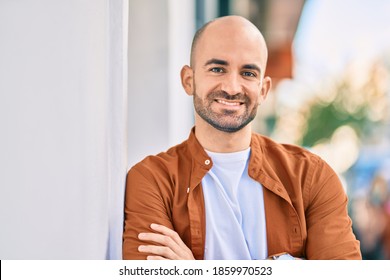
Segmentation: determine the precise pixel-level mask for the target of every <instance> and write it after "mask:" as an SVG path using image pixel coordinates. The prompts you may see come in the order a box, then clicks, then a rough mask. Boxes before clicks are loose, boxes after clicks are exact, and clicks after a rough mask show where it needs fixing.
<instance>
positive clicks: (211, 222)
mask: <svg viewBox="0 0 390 280" xmlns="http://www.w3.org/2000/svg"><path fill="white" fill-rule="evenodd" d="M206 152H207V154H208V155H209V156H210V157H211V159H212V161H213V167H212V168H211V170H210V171H209V172H208V173H207V174H206V176H205V177H204V178H203V179H202V186H203V193H204V200H205V208H206V244H205V255H204V257H205V259H206V260H207V259H209V260H212V259H214V260H223V259H225V260H229V259H230V260H251V259H252V260H253V259H266V258H267V255H268V254H267V235H266V222H265V213H264V198H263V187H262V186H261V184H260V183H259V182H256V181H255V180H253V179H252V178H250V177H249V175H248V161H249V160H248V159H249V156H250V148H248V149H246V150H244V151H240V152H235V153H214V152H209V151H206Z"/></svg>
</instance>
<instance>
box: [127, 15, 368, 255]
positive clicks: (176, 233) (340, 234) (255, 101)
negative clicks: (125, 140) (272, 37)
mask: <svg viewBox="0 0 390 280" xmlns="http://www.w3.org/2000/svg"><path fill="white" fill-rule="evenodd" d="M266 62H267V48H266V44H265V42H264V39H263V36H262V35H261V33H260V31H259V30H258V29H257V28H256V27H255V26H254V25H253V24H252V23H250V22H249V21H248V20H246V19H244V18H242V17H239V16H228V17H222V18H218V19H216V20H214V21H212V22H210V23H208V24H206V25H205V26H204V27H202V28H201V29H200V30H199V31H198V32H197V33H196V34H195V37H194V41H193V44H192V49H191V63H190V65H191V66H184V67H183V68H182V71H181V80H182V85H183V87H184V89H185V91H186V93H187V94H188V95H190V96H193V101H194V107H195V127H194V128H193V130H192V131H191V133H190V136H189V138H188V140H187V141H185V142H183V143H182V144H180V145H178V146H175V147H172V148H171V149H169V150H168V151H167V152H164V153H160V154H158V155H156V156H149V157H147V158H145V159H144V160H143V161H141V162H140V163H138V164H136V165H135V166H134V167H133V168H131V169H130V171H129V172H128V176H127V187H126V201H125V229H124V235H123V239H124V240H123V258H124V259H266V258H269V257H271V256H275V255H280V254H283V253H288V254H290V255H291V256H293V257H295V258H306V259H361V254H360V250H359V241H357V240H356V238H355V236H354V234H353V233H352V227H351V220H350V218H349V217H348V213H347V197H346V194H345V192H344V190H343V188H342V186H341V184H340V182H339V180H338V178H337V175H336V174H335V173H334V172H333V171H332V170H331V168H330V167H329V166H328V165H327V164H326V163H325V162H324V161H322V160H321V159H320V158H319V157H318V156H316V155H313V154H311V153H309V152H308V151H306V150H303V149H301V148H299V147H295V146H291V145H281V144H277V143H275V142H273V141H272V140H270V139H268V138H266V137H263V136H260V135H258V134H256V133H253V132H252V126H251V121H252V120H253V119H254V117H255V115H256V112H257V107H258V106H259V105H260V104H261V103H262V101H264V99H265V98H266V96H267V93H268V91H269V89H270V87H271V79H270V78H269V77H265V76H264V72H265V68H266Z"/></svg>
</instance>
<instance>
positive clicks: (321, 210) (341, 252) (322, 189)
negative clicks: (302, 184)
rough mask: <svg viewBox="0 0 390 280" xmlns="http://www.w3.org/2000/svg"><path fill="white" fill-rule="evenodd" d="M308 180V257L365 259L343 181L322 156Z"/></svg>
mask: <svg viewBox="0 0 390 280" xmlns="http://www.w3.org/2000/svg"><path fill="white" fill-rule="evenodd" d="M318 160H319V162H318V165H317V167H318V168H316V169H315V170H314V171H313V176H312V177H311V180H310V182H308V185H307V186H306V187H307V192H306V193H307V195H308V197H307V198H306V199H307V200H306V201H308V205H307V208H306V223H307V243H306V257H307V259H325V260H330V259H361V258H362V257H361V253H360V243H359V241H358V240H357V239H356V237H355V235H354V234H353V232H352V221H351V219H350V217H349V216H348V210H347V205H348V199H347V195H346V192H345V190H344V189H343V187H342V185H341V182H340V180H339V179H338V176H337V175H336V173H335V172H334V171H333V170H332V169H331V167H330V166H329V165H328V164H326V163H325V162H324V161H322V160H321V159H318Z"/></svg>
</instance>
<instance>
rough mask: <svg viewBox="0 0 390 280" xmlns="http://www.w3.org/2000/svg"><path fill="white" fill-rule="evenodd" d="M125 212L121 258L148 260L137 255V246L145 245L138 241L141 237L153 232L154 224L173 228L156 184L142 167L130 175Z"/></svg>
mask: <svg viewBox="0 0 390 280" xmlns="http://www.w3.org/2000/svg"><path fill="white" fill-rule="evenodd" d="M124 209H125V213H124V219H125V221H124V232H123V247H122V257H123V259H133V260H145V259H146V254H145V253H140V252H138V246H139V245H142V244H146V243H144V242H142V241H140V240H139V239H138V234H139V233H141V232H152V230H151V228H150V224H152V223H157V224H161V225H165V226H167V227H169V228H171V229H172V228H173V227H172V223H171V222H170V218H169V214H168V213H169V212H168V211H167V207H166V202H164V199H163V197H162V196H161V192H160V190H159V186H158V184H157V182H156V180H154V178H153V176H151V175H150V173H149V172H148V170H147V169H146V168H142V166H141V167H140V166H137V165H136V166H135V167H133V168H132V169H130V171H129V172H128V174H127V179H126V192H125V206H124Z"/></svg>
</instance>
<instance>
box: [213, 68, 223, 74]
mask: <svg viewBox="0 0 390 280" xmlns="http://www.w3.org/2000/svg"><path fill="white" fill-rule="evenodd" d="M210 72H214V73H223V72H224V71H223V69H222V68H220V67H213V68H211V69H210Z"/></svg>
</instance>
